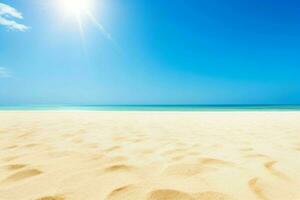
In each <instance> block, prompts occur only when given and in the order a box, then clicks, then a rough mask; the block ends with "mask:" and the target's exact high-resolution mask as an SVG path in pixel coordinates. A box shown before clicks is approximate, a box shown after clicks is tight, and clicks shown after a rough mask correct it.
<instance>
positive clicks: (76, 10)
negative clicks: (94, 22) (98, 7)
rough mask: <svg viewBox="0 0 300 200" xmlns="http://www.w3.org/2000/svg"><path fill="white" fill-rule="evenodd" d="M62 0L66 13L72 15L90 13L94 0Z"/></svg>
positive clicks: (78, 15)
mask: <svg viewBox="0 0 300 200" xmlns="http://www.w3.org/2000/svg"><path fill="white" fill-rule="evenodd" d="M60 2H61V7H62V10H63V12H64V14H66V15H67V16H70V17H82V16H84V15H88V13H90V12H91V10H92V8H93V2H92V0H61V1H60Z"/></svg>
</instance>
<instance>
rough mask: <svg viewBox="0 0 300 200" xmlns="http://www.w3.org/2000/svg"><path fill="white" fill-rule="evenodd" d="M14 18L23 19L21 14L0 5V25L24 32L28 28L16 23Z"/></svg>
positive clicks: (7, 6) (2, 4)
mask: <svg viewBox="0 0 300 200" xmlns="http://www.w3.org/2000/svg"><path fill="white" fill-rule="evenodd" d="M14 18H15V19H23V16H22V13H21V12H19V11H18V10H16V9H15V8H13V7H11V6H9V5H7V4H4V3H0V25H3V26H6V27H7V28H8V29H11V30H17V31H26V30H27V29H28V28H29V27H28V26H26V25H24V24H20V23H18V22H16V21H15V20H14Z"/></svg>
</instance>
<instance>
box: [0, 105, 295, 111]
mask: <svg viewBox="0 0 300 200" xmlns="http://www.w3.org/2000/svg"><path fill="white" fill-rule="evenodd" d="M0 110H88V111H243V110H244V111H300V105H126V106H125V105H115V106H103V105H102V106H98V105H82V106H70V105H68V106H66V105H60V106H0Z"/></svg>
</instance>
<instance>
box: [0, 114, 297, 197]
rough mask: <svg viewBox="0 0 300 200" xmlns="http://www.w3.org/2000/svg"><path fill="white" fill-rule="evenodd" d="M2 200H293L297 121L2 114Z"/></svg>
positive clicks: (258, 116)
mask: <svg viewBox="0 0 300 200" xmlns="http://www.w3.org/2000/svg"><path fill="white" fill-rule="evenodd" d="M0 155H1V156H0V199H1V200H171V199H172V200H299V199H300V190H299V188H300V170H299V169H300V159H299V158H300V112H275V111H270V112H257V111H253V112H93V111H91V112H89V111H1V112H0Z"/></svg>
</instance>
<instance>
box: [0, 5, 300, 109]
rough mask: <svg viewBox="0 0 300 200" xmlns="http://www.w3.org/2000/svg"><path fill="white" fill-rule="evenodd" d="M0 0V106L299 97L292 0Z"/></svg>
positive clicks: (298, 42)
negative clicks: (85, 6) (87, 4)
mask: <svg viewBox="0 0 300 200" xmlns="http://www.w3.org/2000/svg"><path fill="white" fill-rule="evenodd" d="M57 1H59V0H0V105H17V104H299V103H300V2H299V1H298V0H286V1H281V0H242V1H241V0H227V1H224V0H209V1H207V0H172V1H169V0H165V1H161V0H152V1H149V0H126V1H124V0H96V1H95V3H94V6H93V8H92V9H91V12H92V13H93V15H94V18H95V20H96V21H97V23H98V24H95V20H94V21H93V20H90V19H89V18H88V17H85V16H83V17H82V19H81V20H82V31H80V26H79V25H78V20H76V17H75V16H73V17H72V16H69V15H68V16H66V15H64V13H63V9H61V8H60V7H61V4H60V3H57Z"/></svg>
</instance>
